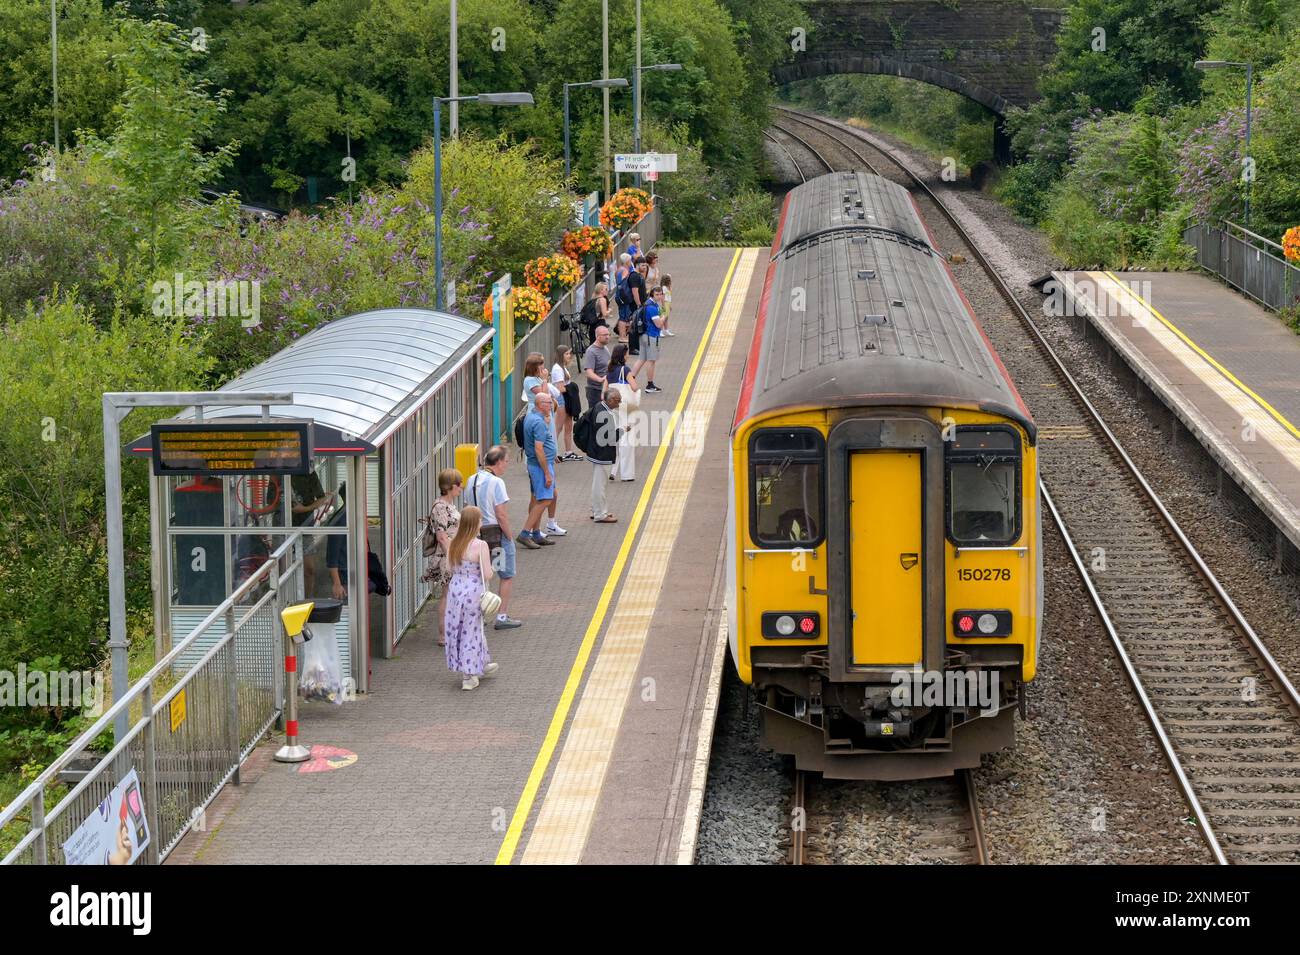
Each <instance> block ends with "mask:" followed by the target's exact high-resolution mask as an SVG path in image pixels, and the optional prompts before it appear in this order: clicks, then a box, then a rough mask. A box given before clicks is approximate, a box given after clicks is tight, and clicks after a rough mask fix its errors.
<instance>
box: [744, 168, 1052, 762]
mask: <svg viewBox="0 0 1300 955" xmlns="http://www.w3.org/2000/svg"><path fill="white" fill-rule="evenodd" d="M1036 437H1037V434H1036V430H1035V427H1034V421H1033V419H1032V417H1031V416H1030V414H1029V411H1028V409H1027V408H1026V407H1025V404H1024V402H1023V400H1022V399H1021V398H1020V395H1019V393H1018V392H1017V391H1016V388H1015V385H1014V384H1013V382H1012V381H1011V378H1010V376H1009V375H1008V374H1007V371H1006V369H1005V368H1004V367H1003V365H1002V362H1001V360H1000V359H999V358H998V355H997V353H996V351H995V350H994V349H993V346H992V344H991V343H990V342H989V340H988V338H987V336H986V335H985V334H984V331H983V329H982V328H981V326H980V324H979V322H978V320H977V319H976V317H975V314H974V312H973V311H972V310H971V307H970V304H969V303H968V302H967V301H966V298H965V295H964V294H963V293H962V291H961V289H960V288H959V287H958V285H957V283H956V281H955V279H954V278H953V275H952V272H951V269H950V267H949V264H948V261H947V259H946V258H945V257H944V256H943V255H942V254H941V253H940V252H939V251H938V249H937V248H936V246H935V242H934V239H933V237H932V236H931V235H930V233H929V231H928V229H927V228H926V226H925V224H924V223H923V221H922V219H921V216H920V213H919V211H918V209H917V207H916V204H915V202H914V201H913V200H912V197H911V195H910V194H909V193H908V192H907V190H905V189H904V188H902V187H901V186H898V185H896V184H894V183H892V182H890V181H889V180H887V179H883V178H881V177H879V176H874V175H868V174H865V173H860V172H853V173H844V172H836V173H830V174H827V175H824V176H820V177H818V178H815V179H811V180H809V181H808V182H806V183H804V184H803V185H800V186H798V187H796V188H795V189H793V190H791V191H790V192H789V193H788V194H787V196H786V198H785V202H784V204H783V206H782V209H781V217H780V223H779V225H778V229H777V234H776V239H775V241H774V242H773V243H772V250H771V260H770V262H769V264H768V267H767V274H766V277H765V280H764V287H763V295H762V300H761V303H760V306H759V313H758V318H757V325H756V329H755V334H754V339H753V344H752V346H751V349H750V352H749V355H748V358H747V361H746V364H745V371H744V378H743V381H742V385H741V392H740V398H739V401H738V404H737V408H736V414H735V418H734V421H733V425H732V429H731V437H730V447H729V451H730V460H731V468H730V486H729V488H728V495H727V498H728V515H727V568H726V572H727V589H728V604H727V606H728V614H729V626H730V630H729V641H730V650H731V657H732V660H733V661H734V663H735V666H736V670H737V673H738V674H739V676H740V678H741V680H743V681H744V682H745V683H747V684H749V685H750V686H751V687H752V688H753V690H754V698H755V699H756V700H757V703H758V706H759V710H760V712H761V715H762V721H763V742H764V745H765V746H767V747H768V748H770V749H773V750H775V751H777V752H779V753H784V754H789V755H792V756H793V757H794V761H795V764H796V766H797V767H798V768H799V769H802V770H810V771H815V772H821V773H822V774H824V775H825V776H827V777H831V778H847V779H914V778H924V777H932V776H944V775H950V774H952V773H953V772H954V771H955V770H957V769H959V768H964V767H971V766H976V765H978V764H979V759H980V754H982V753H985V752H990V751H993V750H997V749H1001V748H1005V747H1007V746H1010V745H1012V744H1013V743H1014V738H1015V726H1014V718H1015V713H1016V711H1017V709H1019V710H1020V711H1021V712H1022V714H1023V711H1024V705H1025V696H1024V694H1025V687H1026V684H1028V683H1029V682H1030V681H1032V680H1033V679H1034V672H1035V668H1036V665H1037V659H1038V638H1039V627H1040V619H1041V616H1042V598H1043V582H1042V555H1041V547H1040V539H1041V514H1040V504H1039V497H1038V481H1037V463H1036Z"/></svg>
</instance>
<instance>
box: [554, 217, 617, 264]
mask: <svg viewBox="0 0 1300 955" xmlns="http://www.w3.org/2000/svg"><path fill="white" fill-rule="evenodd" d="M560 249H561V251H563V252H564V254H565V255H567V256H568V257H569V258H571V259H573V260H574V261H575V262H584V261H589V260H591V259H593V258H594V259H607V258H609V257H610V256H611V255H612V254H613V253H614V241H613V240H612V239H611V238H610V237H609V233H608V232H606V231H605V230H604V229H601V228H598V227H596V226H594V225H585V226H583V227H582V228H580V229H574V230H573V231H571V232H566V233H564V239H563V240H562V241H561V242H560Z"/></svg>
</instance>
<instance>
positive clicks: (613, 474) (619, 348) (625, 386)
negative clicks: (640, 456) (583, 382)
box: [605, 345, 641, 481]
mask: <svg viewBox="0 0 1300 955" xmlns="http://www.w3.org/2000/svg"><path fill="white" fill-rule="evenodd" d="M605 380H606V381H607V382H608V383H609V390H610V391H617V392H618V393H619V395H620V397H621V400H620V402H619V405H618V427H619V433H620V437H619V439H618V456H617V457H616V458H615V460H614V467H613V469H612V470H611V471H610V472H609V479H610V480H611V481H613V480H615V479H618V480H620V481H635V480H636V445H635V444H634V443H633V438H632V428H631V427H629V426H628V419H629V418H630V417H631V416H632V414H634V413H635V412H636V410H637V409H638V408H640V407H641V386H640V385H638V384H637V382H636V377H635V376H634V375H633V374H632V370H631V369H630V368H628V367H627V346H626V345H615V346H614V351H613V353H612V354H611V355H610V356H609V371H608V372H606V374H605Z"/></svg>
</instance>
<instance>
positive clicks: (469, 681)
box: [460, 676, 478, 690]
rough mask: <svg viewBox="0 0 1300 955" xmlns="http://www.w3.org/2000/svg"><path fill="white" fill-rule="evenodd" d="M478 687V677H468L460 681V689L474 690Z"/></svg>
mask: <svg viewBox="0 0 1300 955" xmlns="http://www.w3.org/2000/svg"><path fill="white" fill-rule="evenodd" d="M476 686H478V677H476V676H468V677H465V679H463V680H461V681H460V688H461V689H462V690H472V689H474V688H475V687H476Z"/></svg>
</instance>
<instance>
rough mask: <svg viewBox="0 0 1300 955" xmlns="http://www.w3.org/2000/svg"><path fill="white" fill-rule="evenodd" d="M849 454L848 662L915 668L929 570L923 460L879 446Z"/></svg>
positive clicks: (911, 453) (914, 453) (919, 658)
mask: <svg viewBox="0 0 1300 955" xmlns="http://www.w3.org/2000/svg"><path fill="white" fill-rule="evenodd" d="M848 457H849V480H848V485H849V501H848V522H847V528H846V532H847V534H848V543H847V547H846V551H847V553H848V557H849V581H850V583H849V606H848V618H849V629H850V641H849V642H850V650H849V661H848V662H849V664H850V665H851V666H905V667H911V666H913V665H919V664H920V663H921V662H922V660H923V657H924V636H925V633H924V603H925V586H924V583H925V571H926V567H925V561H924V559H923V558H924V523H923V514H922V500H923V497H922V486H923V480H922V478H923V475H922V455H921V453H920V451H917V450H910V451H909V450H884V449H881V450H870V451H853V452H851V453H850V454H849V456H848Z"/></svg>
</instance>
